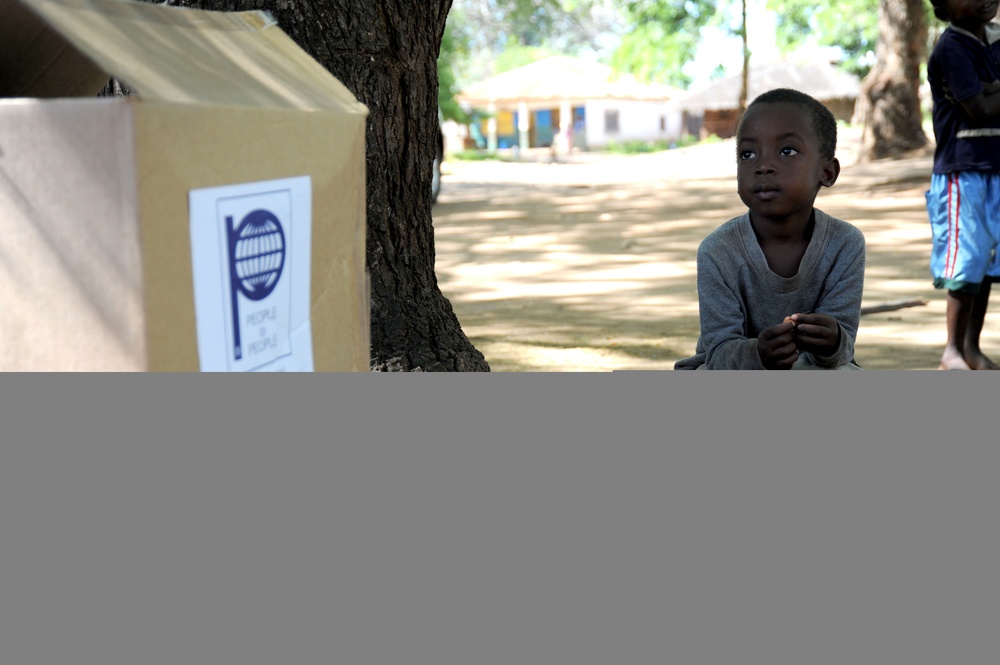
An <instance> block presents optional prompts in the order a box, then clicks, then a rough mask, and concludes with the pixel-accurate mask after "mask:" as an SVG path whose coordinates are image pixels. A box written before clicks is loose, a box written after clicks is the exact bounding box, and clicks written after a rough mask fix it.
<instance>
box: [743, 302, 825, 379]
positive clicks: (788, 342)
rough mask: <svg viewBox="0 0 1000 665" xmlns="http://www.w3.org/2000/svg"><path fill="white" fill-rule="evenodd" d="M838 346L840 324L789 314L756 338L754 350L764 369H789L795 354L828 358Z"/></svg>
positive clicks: (811, 315) (813, 317)
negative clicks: (804, 353) (757, 353)
mask: <svg viewBox="0 0 1000 665" xmlns="http://www.w3.org/2000/svg"><path fill="white" fill-rule="evenodd" d="M839 344H840V324H839V323H838V322H837V319H835V318H833V317H832V316H829V315H827V314H816V313H811V314H792V315H791V316H786V317H785V320H784V321H782V322H781V323H779V324H778V325H775V326H771V327H770V328H767V329H765V330H762V331H761V333H760V335H758V336H757V351H758V352H759V353H760V359H761V361H762V362H763V363H764V367H765V368H766V369H790V368H791V367H792V365H794V364H795V361H796V360H798V358H799V353H801V352H803V351H808V352H810V353H812V354H813V355H816V356H829V355H833V353H834V352H835V351H836V350H837V346H838V345H839Z"/></svg>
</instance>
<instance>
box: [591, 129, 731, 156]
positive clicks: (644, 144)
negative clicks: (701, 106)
mask: <svg viewBox="0 0 1000 665" xmlns="http://www.w3.org/2000/svg"><path fill="white" fill-rule="evenodd" d="M721 140H722V139H720V138H719V137H718V136H717V135H715V134H710V135H709V136H708V137H706V138H705V139H699V138H698V137H697V136H692V135H690V134H685V135H684V136H682V137H681V138H679V139H677V140H676V141H624V142H622V143H618V142H616V141H611V142H609V143H608V145H607V147H606V148H605V152H610V153H614V154H619V155H639V154H644V153H650V152H662V151H664V150H674V149H676V148H687V147H689V146H692V145H698V144H709V143H718V142H719V141H721Z"/></svg>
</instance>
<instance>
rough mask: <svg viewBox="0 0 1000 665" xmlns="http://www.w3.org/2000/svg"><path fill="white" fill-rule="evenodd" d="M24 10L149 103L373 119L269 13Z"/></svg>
mask: <svg viewBox="0 0 1000 665" xmlns="http://www.w3.org/2000/svg"><path fill="white" fill-rule="evenodd" d="M21 2H23V3H24V4H25V5H27V6H28V7H29V8H31V9H33V10H34V11H35V12H37V13H38V15H39V16H41V17H42V19H43V20H44V21H45V22H46V23H47V24H48V25H49V26H50V27H51V28H53V29H54V30H56V31H57V32H58V33H59V34H60V35H62V36H63V37H64V38H65V39H66V40H67V41H69V42H70V43H71V44H72V45H73V46H74V47H76V48H77V49H78V50H79V51H81V52H82V53H84V54H85V55H87V57H89V58H90V59H91V60H92V61H93V62H94V63H96V64H97V65H98V66H99V67H100V68H101V69H103V70H104V71H105V72H107V73H108V74H110V75H112V76H114V77H115V78H117V79H119V80H121V81H122V82H123V83H124V84H125V85H126V86H127V87H128V88H130V89H131V90H132V91H133V92H135V93H136V94H137V95H138V96H139V97H141V98H145V99H155V100H160V101H167V102H177V103H208V104H224V105H237V106H268V107H282V108H293V109H303V110H305V109H326V110H339V111H344V112H349V113H366V112H367V110H366V108H365V107H364V105H363V104H361V103H359V102H358V101H357V100H356V99H355V97H354V95H352V94H351V92H350V91H349V90H348V89H347V88H346V87H345V86H344V85H343V84H342V83H341V82H340V81H338V80H337V79H336V78H335V77H334V76H333V75H332V74H330V73H329V72H328V71H327V70H326V69H325V68H323V66H322V65H320V64H319V63H318V62H316V60H314V59H313V58H312V57H311V56H309V54H307V53H306V52H305V51H303V50H302V49H301V48H300V47H299V46H298V45H297V44H296V43H295V42H294V41H292V39H291V38H290V37H288V35H286V34H285V33H284V32H283V31H282V30H281V29H280V28H279V27H278V26H277V24H276V23H275V21H274V19H272V18H271V16H270V14H268V13H266V12H259V11H258V12H209V11H203V10H196V9H184V8H180V7H169V6H165V5H159V4H149V3H144V2H133V1H130V0H21Z"/></svg>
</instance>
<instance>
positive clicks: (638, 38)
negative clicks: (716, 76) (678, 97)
mask: <svg viewBox="0 0 1000 665" xmlns="http://www.w3.org/2000/svg"><path fill="white" fill-rule="evenodd" d="M624 10H625V13H626V15H627V16H628V17H629V18H630V20H631V25H630V26H629V29H628V32H627V33H626V34H625V35H624V36H623V37H622V40H621V45H620V46H619V47H618V50H617V51H616V52H615V54H614V56H613V57H612V61H611V65H612V66H613V67H615V69H618V70H622V71H628V72H631V73H633V74H635V75H636V76H637V77H639V78H640V79H644V80H647V81H656V82H660V83H669V84H672V85H676V86H680V87H687V86H688V84H690V82H691V79H690V76H688V75H687V74H685V73H684V71H683V68H684V65H686V64H687V63H688V62H690V61H691V60H693V59H694V56H695V53H696V51H697V50H698V43H699V41H700V39H701V34H700V31H701V28H702V27H704V26H705V25H707V24H708V22H709V21H710V20H711V19H712V17H713V16H715V12H716V3H715V2H712V1H710V0H630V1H629V2H626V3H624Z"/></svg>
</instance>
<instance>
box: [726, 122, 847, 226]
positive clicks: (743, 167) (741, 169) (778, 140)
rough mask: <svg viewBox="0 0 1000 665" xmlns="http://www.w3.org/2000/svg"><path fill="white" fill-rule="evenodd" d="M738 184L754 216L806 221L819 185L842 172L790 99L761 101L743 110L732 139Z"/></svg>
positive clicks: (833, 179)
mask: <svg viewBox="0 0 1000 665" xmlns="http://www.w3.org/2000/svg"><path fill="white" fill-rule="evenodd" d="M736 155H737V170H736V184H737V190H738V191H739V194H740V199H742V200H743V203H745V204H746V206H747V207H748V208H749V209H750V212H751V213H752V216H753V218H754V220H755V221H760V222H764V221H768V220H770V221H772V222H775V223H782V222H785V221H786V220H789V219H794V220H801V221H806V220H808V218H809V216H810V215H811V214H812V208H813V203H814V202H815V201H816V194H817V193H818V192H819V188H820V187H829V186H831V185H832V184H833V183H834V182H835V181H836V180H837V176H838V175H839V173H840V164H839V162H837V160H836V159H827V158H825V157H823V156H822V155H821V154H820V147H819V138H818V137H817V136H816V132H815V130H814V129H813V125H812V122H811V118H810V117H809V115H808V113H807V112H806V111H804V110H803V109H801V108H799V107H798V106H795V105H793V104H783V103H776V104H760V105H758V106H755V107H753V108H751V109H750V110H749V111H747V114H746V116H745V117H744V118H743V122H742V124H741V125H740V133H739V136H737V144H736Z"/></svg>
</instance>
